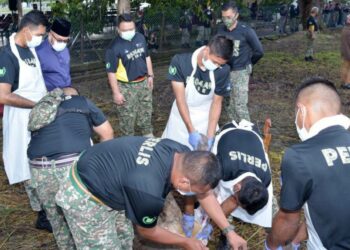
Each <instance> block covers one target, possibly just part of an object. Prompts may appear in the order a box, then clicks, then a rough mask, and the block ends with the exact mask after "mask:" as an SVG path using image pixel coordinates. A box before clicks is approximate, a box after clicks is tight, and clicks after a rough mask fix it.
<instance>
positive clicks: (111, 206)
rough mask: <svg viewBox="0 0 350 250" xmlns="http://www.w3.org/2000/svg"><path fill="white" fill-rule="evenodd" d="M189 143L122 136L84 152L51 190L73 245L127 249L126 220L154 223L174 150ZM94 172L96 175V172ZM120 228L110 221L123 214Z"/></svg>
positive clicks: (128, 224) (129, 229)
mask: <svg viewBox="0 0 350 250" xmlns="http://www.w3.org/2000/svg"><path fill="white" fill-rule="evenodd" d="M188 151H190V150H189V148H187V147H185V146H183V145H181V144H179V143H177V142H174V141H171V140H168V139H163V140H162V139H159V138H148V139H147V138H145V137H121V138H118V139H114V140H110V141H107V142H103V143H100V144H97V145H95V146H93V147H92V148H90V149H88V150H87V151H85V153H84V154H83V155H82V156H81V158H80V159H79V161H78V162H77V164H76V165H75V166H74V167H73V168H72V169H71V171H70V175H69V177H67V178H66V179H65V180H64V184H63V185H62V186H61V188H60V191H59V192H58V193H57V195H56V202H57V204H58V205H59V206H60V207H62V209H63V212H64V215H65V217H66V218H67V221H68V224H69V227H70V229H71V231H72V234H73V237H74V241H75V242H76V244H77V248H78V249H102V248H103V249H130V248H129V247H124V246H123V245H127V246H131V245H130V244H131V242H132V239H133V233H132V226H131V222H130V221H132V222H133V223H135V224H137V225H139V226H141V227H145V228H152V227H154V226H156V224H157V219H158V215H159V214H160V213H161V211H162V209H163V206H164V201H165V197H166V195H167V194H168V193H169V192H170V189H171V183H170V174H171V169H172V165H173V159H174V155H175V153H182V152H188ZM97 173H98V174H97ZM124 213H125V215H126V217H127V218H128V219H129V220H130V221H129V220H127V221H123V219H122V222H123V224H122V225H123V228H121V229H122V230H119V231H118V229H117V228H116V225H115V220H116V217H118V216H123V214H124Z"/></svg>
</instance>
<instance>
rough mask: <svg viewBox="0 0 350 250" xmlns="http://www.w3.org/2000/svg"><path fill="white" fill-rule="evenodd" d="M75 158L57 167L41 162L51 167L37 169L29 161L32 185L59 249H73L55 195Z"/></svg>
mask: <svg viewBox="0 0 350 250" xmlns="http://www.w3.org/2000/svg"><path fill="white" fill-rule="evenodd" d="M76 158H77V157H73V158H69V162H67V163H66V164H64V165H61V166H59V167H58V166H56V165H55V161H51V162H43V164H48V165H49V164H51V166H49V167H41V168H37V167H35V165H33V164H32V162H31V161H30V171H31V174H32V183H33V186H34V187H35V189H36V191H37V194H38V197H39V200H40V202H41V204H42V206H43V209H44V210H45V212H46V216H47V218H48V220H49V221H50V224H51V226H52V231H53V235H54V236H55V240H56V243H57V246H58V248H59V249H75V244H74V240H73V237H72V234H71V233H70V230H69V227H68V224H67V222H66V220H65V218H64V215H63V212H62V210H61V208H60V207H59V206H57V204H56V201H55V195H56V193H57V192H58V190H59V187H60V184H61V182H62V180H63V179H64V178H65V177H66V176H67V174H68V171H69V169H70V167H71V165H72V161H74V160H75V159H76Z"/></svg>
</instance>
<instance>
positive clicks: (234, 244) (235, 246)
mask: <svg viewBox="0 0 350 250" xmlns="http://www.w3.org/2000/svg"><path fill="white" fill-rule="evenodd" d="M226 237H227V240H228V242H229V243H230V245H231V248H232V250H247V249H248V248H247V242H246V241H245V240H244V239H243V238H241V237H240V236H239V235H238V234H236V233H235V232H234V231H231V232H228V234H227V235H226Z"/></svg>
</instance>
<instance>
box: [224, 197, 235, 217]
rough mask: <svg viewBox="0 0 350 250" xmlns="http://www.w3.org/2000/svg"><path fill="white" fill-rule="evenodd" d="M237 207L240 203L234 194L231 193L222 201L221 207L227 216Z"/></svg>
mask: <svg viewBox="0 0 350 250" xmlns="http://www.w3.org/2000/svg"><path fill="white" fill-rule="evenodd" d="M237 207H238V203H237V200H236V199H235V197H234V196H233V195H230V196H229V197H228V198H227V199H226V200H224V202H223V203H221V209H222V211H223V212H224V215H225V216H226V217H228V216H229V215H230V214H231V213H232V212H233V211H234V210H235V209H236V208H237Z"/></svg>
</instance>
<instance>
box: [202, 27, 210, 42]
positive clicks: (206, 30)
mask: <svg viewBox="0 0 350 250" xmlns="http://www.w3.org/2000/svg"><path fill="white" fill-rule="evenodd" d="M210 35H211V28H210V27H209V28H207V27H204V34H203V38H204V41H206V42H208V41H209V39H210Z"/></svg>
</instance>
